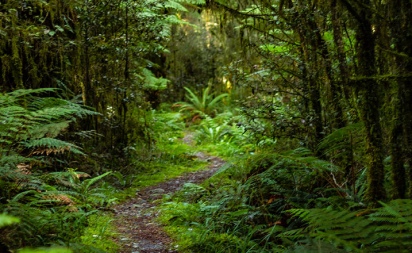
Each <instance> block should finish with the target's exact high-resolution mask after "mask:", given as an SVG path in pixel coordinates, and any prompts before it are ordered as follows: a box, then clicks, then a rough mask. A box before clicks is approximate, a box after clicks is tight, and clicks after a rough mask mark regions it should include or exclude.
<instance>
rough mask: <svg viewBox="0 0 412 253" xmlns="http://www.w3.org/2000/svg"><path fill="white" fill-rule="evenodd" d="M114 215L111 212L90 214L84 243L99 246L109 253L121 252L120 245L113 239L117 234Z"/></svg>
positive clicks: (83, 238)
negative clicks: (113, 221)
mask: <svg viewBox="0 0 412 253" xmlns="http://www.w3.org/2000/svg"><path fill="white" fill-rule="evenodd" d="M112 220H113V217H112V215H111V214H109V213H99V214H94V215H91V216H89V218H88V222H89V225H88V226H87V228H86V230H85V232H84V235H83V236H82V237H81V240H82V243H83V244H85V245H88V246H92V247H95V248H98V249H100V250H102V251H104V252H107V253H111V252H113V253H115V252H119V246H118V245H117V244H116V243H115V242H114V241H113V239H114V238H115V236H116V232H115V227H114V226H113V225H112V223H111V222H112Z"/></svg>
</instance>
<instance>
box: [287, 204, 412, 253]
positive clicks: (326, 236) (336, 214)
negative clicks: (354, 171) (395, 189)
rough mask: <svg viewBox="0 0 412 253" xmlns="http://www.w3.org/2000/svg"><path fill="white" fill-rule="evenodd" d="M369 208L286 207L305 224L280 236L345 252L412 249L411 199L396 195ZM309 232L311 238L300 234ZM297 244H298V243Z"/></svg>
mask: <svg viewBox="0 0 412 253" xmlns="http://www.w3.org/2000/svg"><path fill="white" fill-rule="evenodd" d="M381 204H382V205H383V206H382V207H380V208H376V209H372V210H360V211H348V210H336V209H332V208H330V207H329V208H324V209H294V210H289V211H288V212H289V213H291V214H292V215H293V216H294V217H295V218H298V219H302V220H303V221H305V222H307V224H308V226H307V227H304V228H300V229H296V230H291V231H287V232H284V233H282V234H281V235H280V236H281V237H283V238H288V239H292V240H294V241H296V244H299V245H305V244H307V246H308V248H309V247H310V246H311V245H310V244H312V243H314V244H316V243H317V242H321V243H325V245H333V246H334V247H335V249H336V250H339V249H342V248H343V249H345V251H346V252H394V251H400V252H409V251H411V249H412V243H411V240H410V239H411V238H412V226H411V221H412V201H411V200H407V199H397V200H393V201H391V202H389V203H387V204H386V203H383V202H381ZM306 236H309V237H310V238H313V239H314V240H315V241H307V240H306V242H305V240H304V239H303V238H305V237H306ZM308 242H310V243H308ZM300 248H301V247H300Z"/></svg>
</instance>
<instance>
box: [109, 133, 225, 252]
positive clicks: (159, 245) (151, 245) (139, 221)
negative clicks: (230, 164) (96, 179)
mask: <svg viewBox="0 0 412 253" xmlns="http://www.w3.org/2000/svg"><path fill="white" fill-rule="evenodd" d="M183 141H184V142H186V140H185V139H184V140H183ZM195 156H196V157H197V158H198V159H201V160H206V161H208V162H209V166H208V169H206V170H202V171H198V172H193V173H188V174H184V175H182V176H179V177H177V178H173V179H171V180H168V181H166V182H163V183H160V184H158V185H155V186H151V187H147V188H144V189H142V190H140V191H139V192H138V193H137V194H136V197H134V198H133V199H130V200H128V201H127V202H124V203H122V204H120V205H118V206H116V207H115V208H114V209H115V213H116V222H115V225H116V227H117V229H118V231H119V233H121V236H120V237H119V240H120V241H119V243H120V244H121V245H122V249H121V250H120V251H119V252H121V253H164V252H177V251H175V250H173V249H172V248H171V246H170V245H171V242H172V241H171V239H170V238H169V237H168V236H167V234H166V233H165V232H164V231H163V230H162V227H161V225H160V224H158V223H157V222H156V217H157V216H158V213H157V211H156V209H155V208H156V205H157V203H156V200H159V199H161V198H162V196H163V195H164V194H170V193H173V192H175V191H177V190H179V189H180V188H181V187H182V186H183V185H184V184H185V183H200V182H202V181H204V180H206V179H207V178H209V177H211V176H212V175H213V174H214V173H215V172H216V171H217V170H218V169H219V168H220V167H221V166H222V165H223V164H224V161H223V160H222V159H220V158H218V157H214V156H209V155H206V154H204V153H202V152H198V153H197V154H196V155H195Z"/></svg>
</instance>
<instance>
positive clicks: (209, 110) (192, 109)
mask: <svg viewBox="0 0 412 253" xmlns="http://www.w3.org/2000/svg"><path fill="white" fill-rule="evenodd" d="M184 89H185V90H186V92H187V94H186V99H187V100H188V101H189V102H177V103H176V104H175V106H176V107H180V111H181V112H184V111H188V112H189V113H190V116H191V117H192V119H193V118H195V117H204V115H208V116H210V117H213V116H215V115H216V112H217V111H218V106H219V102H221V101H222V100H223V98H225V97H227V96H229V94H227V93H222V94H220V95H218V96H216V97H215V96H214V94H210V86H208V87H207V88H205V89H204V90H203V93H202V95H201V96H197V95H196V94H195V93H194V92H193V91H192V90H190V89H189V88H187V87H184Z"/></svg>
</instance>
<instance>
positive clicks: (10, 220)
mask: <svg viewBox="0 0 412 253" xmlns="http://www.w3.org/2000/svg"><path fill="white" fill-rule="evenodd" d="M19 222H20V219H19V218H16V217H13V216H10V215H7V214H0V228H1V227H4V226H8V225H11V224H14V223H19Z"/></svg>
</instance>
